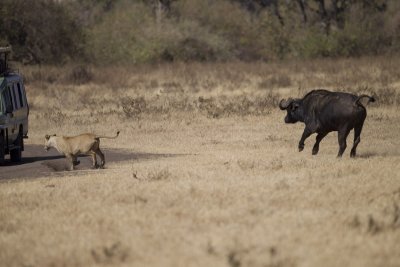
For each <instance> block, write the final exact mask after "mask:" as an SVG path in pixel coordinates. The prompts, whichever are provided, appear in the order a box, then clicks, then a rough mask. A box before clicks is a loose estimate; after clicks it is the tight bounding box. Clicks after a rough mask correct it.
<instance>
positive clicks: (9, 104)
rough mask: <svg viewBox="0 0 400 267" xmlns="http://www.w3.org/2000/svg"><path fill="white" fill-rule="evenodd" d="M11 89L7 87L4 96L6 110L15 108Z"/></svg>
mask: <svg viewBox="0 0 400 267" xmlns="http://www.w3.org/2000/svg"><path fill="white" fill-rule="evenodd" d="M9 89H10V88H8V87H7V89H6V90H5V91H4V92H3V97H4V102H5V108H6V111H8V112H11V111H12V110H13V103H12V99H11V92H10V90H9Z"/></svg>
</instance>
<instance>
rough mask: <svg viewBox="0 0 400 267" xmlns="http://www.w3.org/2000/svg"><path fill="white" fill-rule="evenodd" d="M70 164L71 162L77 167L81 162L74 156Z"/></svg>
mask: <svg viewBox="0 0 400 267" xmlns="http://www.w3.org/2000/svg"><path fill="white" fill-rule="evenodd" d="M72 160H73V161H72V162H73V164H74V166H78V165H79V164H80V163H81V162H80V161H79V160H78V156H77V155H74V156H72Z"/></svg>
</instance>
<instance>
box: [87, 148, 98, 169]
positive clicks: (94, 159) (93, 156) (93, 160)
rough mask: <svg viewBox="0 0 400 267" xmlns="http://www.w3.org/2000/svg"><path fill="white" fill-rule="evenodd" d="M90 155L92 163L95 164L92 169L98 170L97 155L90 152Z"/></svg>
mask: <svg viewBox="0 0 400 267" xmlns="http://www.w3.org/2000/svg"><path fill="white" fill-rule="evenodd" d="M89 154H90V156H91V157H92V162H93V165H92V168H93V169H97V168H98V167H99V165H97V158H96V153H94V152H93V151H90V152H89Z"/></svg>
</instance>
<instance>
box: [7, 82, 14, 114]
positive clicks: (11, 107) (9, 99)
mask: <svg viewBox="0 0 400 267" xmlns="http://www.w3.org/2000/svg"><path fill="white" fill-rule="evenodd" d="M11 91H12V90H11V87H10V86H7V93H8V99H7V100H8V101H7V102H8V103H7V106H8V108H9V109H10V110H14V101H13V98H12V93H11Z"/></svg>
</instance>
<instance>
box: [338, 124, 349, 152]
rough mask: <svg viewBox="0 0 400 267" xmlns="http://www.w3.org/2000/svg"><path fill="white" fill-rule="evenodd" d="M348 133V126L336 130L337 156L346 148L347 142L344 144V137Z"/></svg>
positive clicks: (345, 137)
mask: <svg viewBox="0 0 400 267" xmlns="http://www.w3.org/2000/svg"><path fill="white" fill-rule="evenodd" d="M349 133H350V129H348V128H344V129H341V130H339V132H338V141H339V153H338V155H337V156H338V157H339V158H340V157H342V155H343V152H344V151H345V150H346V147H347V144H346V139H347V136H348V135H349Z"/></svg>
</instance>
